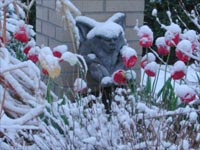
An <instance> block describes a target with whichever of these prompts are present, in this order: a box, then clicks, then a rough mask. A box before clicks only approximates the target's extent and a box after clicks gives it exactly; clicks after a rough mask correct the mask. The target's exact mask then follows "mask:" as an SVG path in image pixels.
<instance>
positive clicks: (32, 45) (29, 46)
mask: <svg viewBox="0 0 200 150" xmlns="http://www.w3.org/2000/svg"><path fill="white" fill-rule="evenodd" d="M35 45H36V43H35V41H34V40H31V41H29V42H28V43H27V44H26V45H25V47H24V50H23V52H24V53H25V54H26V55H27V54H28V52H29V51H30V49H31V48H32V47H34V46H35Z"/></svg>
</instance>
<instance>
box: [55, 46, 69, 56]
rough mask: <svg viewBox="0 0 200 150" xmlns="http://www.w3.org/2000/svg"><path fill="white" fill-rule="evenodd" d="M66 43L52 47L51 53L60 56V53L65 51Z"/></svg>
mask: <svg viewBox="0 0 200 150" xmlns="http://www.w3.org/2000/svg"><path fill="white" fill-rule="evenodd" d="M67 49H68V48H67V45H59V46H56V47H54V48H53V55H54V56H55V57H58V58H61V56H62V54H63V53H64V52H66V51H67Z"/></svg>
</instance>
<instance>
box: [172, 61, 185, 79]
mask: <svg viewBox="0 0 200 150" xmlns="http://www.w3.org/2000/svg"><path fill="white" fill-rule="evenodd" d="M185 74H186V65H185V63H184V62H183V61H180V60H179V61H177V62H176V63H175V64H174V65H173V66H172V68H171V78H172V79H174V80H179V79H182V78H183V77H184V76H185Z"/></svg>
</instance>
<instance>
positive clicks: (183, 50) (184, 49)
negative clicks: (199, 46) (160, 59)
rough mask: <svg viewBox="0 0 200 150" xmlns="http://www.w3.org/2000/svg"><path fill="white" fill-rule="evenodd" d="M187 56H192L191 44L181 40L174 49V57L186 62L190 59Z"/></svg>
mask: <svg viewBox="0 0 200 150" xmlns="http://www.w3.org/2000/svg"><path fill="white" fill-rule="evenodd" d="M188 54H192V43H191V42H190V41H189V40H182V41H181V42H179V43H178V45H177V47H176V57H177V58H178V59H179V60H182V61H184V62H187V61H188V60H189V59H190V58H189V56H188Z"/></svg>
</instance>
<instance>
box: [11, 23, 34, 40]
mask: <svg viewBox="0 0 200 150" xmlns="http://www.w3.org/2000/svg"><path fill="white" fill-rule="evenodd" d="M14 38H15V39H16V40H18V41H20V42H22V43H27V42H28V41H29V38H30V30H29V28H28V27H27V25H26V24H25V23H24V21H22V20H20V21H19V22H18V24H17V26H16V30H15V32H14Z"/></svg>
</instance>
